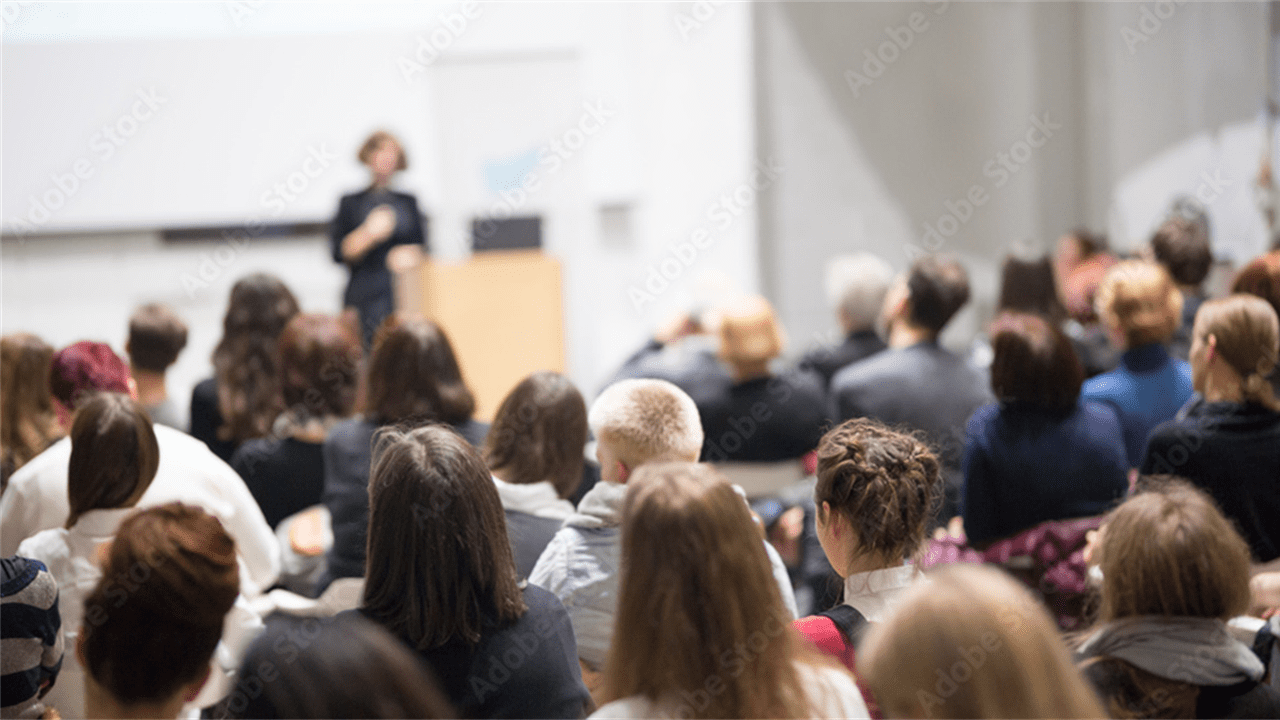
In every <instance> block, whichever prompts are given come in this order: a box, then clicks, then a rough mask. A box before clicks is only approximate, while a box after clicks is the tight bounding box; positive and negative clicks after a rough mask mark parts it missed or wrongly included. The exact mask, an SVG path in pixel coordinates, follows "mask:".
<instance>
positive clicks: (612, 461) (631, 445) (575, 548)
mask: <svg viewBox="0 0 1280 720" xmlns="http://www.w3.org/2000/svg"><path fill="white" fill-rule="evenodd" d="M587 419H588V423H589V425H590V427H591V432H592V434H593V435H594V436H595V438H596V457H597V458H598V459H599V461H600V482H599V483H598V484H597V485H596V486H595V487H594V488H592V489H591V491H590V492H588V493H587V494H586V496H584V497H583V498H582V502H580V503H579V504H578V510H577V512H576V513H574V514H573V515H572V516H570V517H569V519H567V520H565V522H564V526H563V527H562V528H561V529H560V530H559V531H558V532H557V533H556V534H555V536H554V537H553V538H552V539H551V542H550V543H548V544H547V548H546V550H544V551H543V553H542V556H541V557H539V558H538V562H537V563H536V564H535V565H534V568H533V572H531V573H530V574H529V582H531V583H533V584H535V585H538V586H541V587H544V588H546V589H547V590H550V591H551V592H552V593H554V594H555V595H556V597H558V598H560V600H561V602H563V603H564V604H565V607H566V609H568V611H569V619H570V620H571V621H572V623H573V634H574V637H575V638H577V649H578V656H579V657H580V658H581V660H582V664H583V667H584V668H585V669H586V670H587V671H589V673H598V672H600V671H601V670H602V669H603V667H604V661H605V658H606V656H607V655H608V653H609V645H610V643H611V641H612V639H613V630H614V613H615V611H616V603H617V597H618V575H617V568H618V563H619V560H618V552H619V543H620V541H619V532H620V530H619V528H620V526H621V524H622V503H623V500H624V499H625V497H626V493H627V487H626V484H625V483H626V482H627V480H628V478H629V477H630V476H631V474H632V473H633V472H635V470H636V469H637V468H639V467H640V466H641V465H643V464H644V463H648V462H655V461H664V460H682V461H685V462H696V461H697V459H698V452H699V451H700V450H701V448H702V424H701V422H700V421H699V419H698V408H697V407H696V406H695V405H694V404H693V400H692V399H691V398H690V397H689V396H688V395H687V394H685V393H684V392H683V391H681V390H680V388H678V387H676V386H675V385H672V384H671V383H669V382H667V381H665V380H640V379H637V380H623V381H621V382H617V383H614V384H613V385H610V386H609V387H608V388H606V389H605V391H604V392H602V393H600V397H598V398H596V401H595V402H594V403H592V405H591V411H590V413H588V415H587ZM588 682H589V684H591V685H593V686H594V685H595V678H594V677H592V676H590V675H589V676H588Z"/></svg>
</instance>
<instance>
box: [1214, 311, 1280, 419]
mask: <svg viewBox="0 0 1280 720" xmlns="http://www.w3.org/2000/svg"><path fill="white" fill-rule="evenodd" d="M1210 336H1213V338H1214V340H1215V352H1216V353H1217V355H1218V356H1220V357H1221V358H1222V359H1224V360H1226V362H1227V364H1229V365H1230V366H1231V367H1232V369H1234V370H1235V371H1236V373H1237V374H1239V376H1240V381H1241V388H1240V391H1241V395H1242V396H1243V398H1244V400H1245V402H1249V403H1256V404H1259V405H1263V406H1264V407H1269V408H1271V409H1273V410H1280V402H1278V401H1277V399H1276V397H1275V394H1274V391H1273V390H1272V387H1271V384H1270V383H1269V382H1268V381H1267V378H1268V376H1270V375H1271V373H1272V371H1273V370H1275V367H1276V363H1277V361H1280V319H1278V318H1277V317H1276V311H1275V310H1274V309H1272V307H1271V305H1270V304H1268V303H1267V302H1266V301H1265V300H1263V299H1262V298H1259V297H1256V296H1254V295H1246V294H1243V293H1241V294H1237V295H1229V296H1227V297H1225V298H1218V299H1216V300H1209V301H1207V302H1205V303H1204V304H1203V305H1201V306H1200V310H1199V311H1197V312H1196V322H1195V327H1194V328H1193V330H1192V337H1193V338H1198V339H1199V340H1200V343H1201V346H1202V347H1204V346H1206V345H1207V343H1208V339H1209V337H1210ZM1192 361H1193V363H1196V364H1199V363H1201V362H1203V361H1204V356H1203V354H1202V355H1201V356H1193V357H1192Z"/></svg>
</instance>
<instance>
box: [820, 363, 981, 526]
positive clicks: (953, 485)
mask: <svg viewBox="0 0 1280 720" xmlns="http://www.w3.org/2000/svg"><path fill="white" fill-rule="evenodd" d="M830 394H831V401H832V416H833V417H834V418H835V420H836V421H837V422H843V421H845V420H848V419H850V418H856V417H868V418H873V419H876V420H879V421H881V422H883V423H885V424H886V425H890V426H895V425H900V424H905V425H907V426H909V427H911V428H912V429H916V430H923V431H924V433H925V434H926V435H927V436H928V439H929V441H930V443H931V444H932V445H933V446H934V449H935V451H936V452H937V453H938V459H939V460H940V461H941V462H942V465H943V468H944V472H945V475H946V477H947V484H948V491H947V501H948V503H947V506H946V507H944V516H945V517H949V515H945V514H946V513H953V512H955V510H956V509H957V508H956V503H957V501H958V500H959V488H960V486H961V484H962V478H961V473H960V461H961V457H962V456H963V450H964V431H965V423H966V422H967V421H968V420H969V416H970V415H972V414H973V411H974V410H977V409H978V408H979V407H981V406H982V405H985V404H987V403H989V402H994V400H995V398H994V397H993V396H992V394H991V389H990V381H989V380H988V377H987V373H985V372H982V371H979V370H976V369H974V368H973V367H972V366H970V365H969V364H968V363H967V362H965V359H964V358H962V357H960V356H958V355H955V354H954V353H951V352H948V351H947V350H944V349H942V348H941V347H939V346H938V343H937V342H922V343H917V344H915V345H912V346H911V347H907V348H900V349H890V350H885V351H884V352H882V353H878V354H876V355H873V356H871V357H869V358H867V359H866V360H862V361H860V362H856V363H854V364H852V365H850V366H848V367H846V368H845V369H843V370H841V371H840V372H838V373H836V376H835V377H834V378H832V379H831V391H830Z"/></svg>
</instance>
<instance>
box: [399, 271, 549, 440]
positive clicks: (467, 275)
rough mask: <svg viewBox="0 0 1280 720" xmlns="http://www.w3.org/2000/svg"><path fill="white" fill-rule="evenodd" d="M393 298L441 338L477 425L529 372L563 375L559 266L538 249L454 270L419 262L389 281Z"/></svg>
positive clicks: (495, 408) (492, 411)
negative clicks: (471, 397)
mask: <svg viewBox="0 0 1280 720" xmlns="http://www.w3.org/2000/svg"><path fill="white" fill-rule="evenodd" d="M396 296H397V297H396V304H397V307H399V308H400V309H402V310H407V311H410V312H419V313H422V314H423V315H424V316H426V317H428V318H430V319H432V320H434V321H436V323H438V324H439V325H440V327H442V328H444V331H445V333H447V334H448V335H449V341H450V342H451V343H452V344H453V351H454V353H456V354H457V356H458V363H459V364H460V365H461V366H462V376H463V379H464V380H465V381H466V383H467V386H468V387H470V388H471V391H472V392H473V393H475V396H476V419H478V420H484V421H489V420H492V419H493V416H494V414H495V413H496V412H497V411H498V406H499V405H500V404H501V403H502V399H503V398H505V397H506V396H507V393H508V392H510V391H511V388H513V387H515V386H516V383H518V382H520V381H521V380H523V379H524V378H525V377H526V376H527V375H529V374H530V373H532V372H536V371H538V370H555V371H556V372H564V368H565V351H564V298H563V291H562V285H561V280H560V263H559V262H557V261H556V260H554V259H552V258H550V257H548V256H546V255H544V254H543V253H542V252H541V251H539V250H507V251H488V252H483V253H476V254H475V255H472V256H471V257H470V258H468V259H467V260H465V261H463V262H461V263H447V262H440V261H437V260H432V259H431V258H427V259H426V260H424V261H423V262H422V264H421V265H419V266H418V267H417V268H416V269H415V270H412V271H409V272H407V273H403V274H401V275H400V276H399V277H398V278H397V283H396Z"/></svg>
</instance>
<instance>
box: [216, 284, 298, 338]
mask: <svg viewBox="0 0 1280 720" xmlns="http://www.w3.org/2000/svg"><path fill="white" fill-rule="evenodd" d="M297 314H298V300H297V298H295V297H294V295H293V292H292V291H291V290H289V287H288V286H287V285H285V284H284V282H282V281H281V280H280V278H278V277H276V276H274V275H268V274H266V273H254V274H252V275H246V276H245V277H243V278H240V279H239V280H237V281H236V284H235V285H234V286H232V288H231V298H230V300H229V301H228V302H227V314H226V315H225V316H224V317H223V319H222V332H223V337H222V343H226V342H227V341H228V340H229V339H230V337H232V336H237V335H245V334H252V335H262V336H264V337H270V338H275V337H277V336H279V335H280V331H282V330H284V326H285V324H286V323H288V322H289V319H290V318H292V317H293V316H294V315H297ZM221 346H222V344H221V343H220V344H219V347H221Z"/></svg>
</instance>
